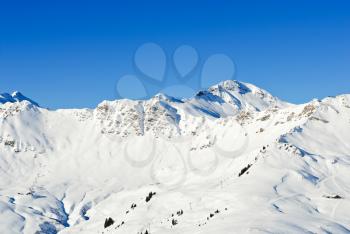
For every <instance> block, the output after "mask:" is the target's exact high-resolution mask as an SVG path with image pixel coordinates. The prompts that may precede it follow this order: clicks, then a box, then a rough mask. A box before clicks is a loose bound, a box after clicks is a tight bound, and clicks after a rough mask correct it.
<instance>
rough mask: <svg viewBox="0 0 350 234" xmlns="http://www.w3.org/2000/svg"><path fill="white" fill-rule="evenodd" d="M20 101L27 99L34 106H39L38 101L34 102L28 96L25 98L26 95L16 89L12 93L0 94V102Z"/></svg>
mask: <svg viewBox="0 0 350 234" xmlns="http://www.w3.org/2000/svg"><path fill="white" fill-rule="evenodd" d="M22 101H28V102H30V103H31V104H33V105H35V106H39V104H38V103H36V102H34V101H33V100H31V99H30V98H27V97H26V96H24V95H23V94H22V93H20V92H18V91H15V92H13V93H12V94H8V93H2V94H0V103H1V104H4V103H7V102H11V103H14V102H22Z"/></svg>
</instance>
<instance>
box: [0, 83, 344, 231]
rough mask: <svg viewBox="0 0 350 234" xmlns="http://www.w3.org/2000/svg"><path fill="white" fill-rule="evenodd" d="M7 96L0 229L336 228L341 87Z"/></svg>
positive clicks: (339, 224)
mask: <svg viewBox="0 0 350 234" xmlns="http://www.w3.org/2000/svg"><path fill="white" fill-rule="evenodd" d="M15 96H16V95H2V96H1V98H2V99H0V100H1V103H3V104H0V133H1V134H0V178H1V179H0V217H1V218H0V233H57V232H60V233H127V234H130V233H135V234H136V233H142V234H145V233H156V234H157V233H159V234H163V233H208V234H209V233H225V234H226V233H350V218H349V215H348V213H349V209H350V199H349V198H350V180H349V178H350V170H349V169H350V143H349V142H350V95H341V96H337V97H333V98H326V99H324V100H313V101H311V102H310V103H306V104H303V105H292V104H289V103H285V102H283V101H280V100H279V99H277V98H275V97H273V96H272V95H271V94H269V93H268V92H266V91H264V90H262V89H260V88H257V87H255V86H253V85H251V84H246V83H243V82H238V81H225V82H222V83H220V84H218V85H216V86H213V87H211V88H209V89H208V90H204V91H201V92H199V93H198V94H197V95H196V96H195V97H193V98H191V99H186V100H185V99H184V100H179V99H175V98H172V97H169V96H166V95H163V94H159V95H156V96H155V97H154V98H152V99H150V100H144V101H131V100H117V101H104V102H102V103H101V104H100V105H99V106H98V107H97V108H96V109H70V110H47V109H45V108H40V107H39V106H38V105H37V104H36V103H35V102H33V101H31V100H30V99H28V98H23V97H24V96H23V95H21V96H23V97H22V98H17V99H15V98H14V97H15ZM17 96H18V95H17ZM11 97H12V98H11ZM13 99H14V100H13ZM108 218H111V219H112V220H113V222H110V223H113V224H112V225H110V226H108V225H107V226H108V227H107V228H105V227H104V226H105V221H106V219H108ZM110 221H111V220H110Z"/></svg>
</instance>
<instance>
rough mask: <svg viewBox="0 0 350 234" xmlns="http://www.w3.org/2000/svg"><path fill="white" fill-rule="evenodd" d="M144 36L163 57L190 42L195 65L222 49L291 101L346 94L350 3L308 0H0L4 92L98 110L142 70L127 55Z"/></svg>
mask: <svg viewBox="0 0 350 234" xmlns="http://www.w3.org/2000/svg"><path fill="white" fill-rule="evenodd" d="M126 2H127V3H126ZM146 42H154V43H157V44H158V45H160V46H161V47H162V48H163V49H164V50H165V52H166V54H167V56H168V58H171V55H172V54H173V53H174V50H175V49H176V48H177V47H178V46H180V45H183V44H187V45H191V46H192V47H194V48H195V49H196V50H197V51H198V53H199V58H200V61H201V62H200V63H202V61H204V60H205V59H206V58H207V57H208V56H210V55H211V54H215V53H225V54H227V55H229V56H230V57H231V58H232V59H233V60H234V63H235V67H236V73H235V77H234V78H235V79H238V80H240V81H244V82H249V83H253V84H255V85H257V86H259V87H262V88H264V89H267V90H268V91H270V92H271V93H272V94H273V95H276V96H278V97H280V98H282V99H284V100H287V101H290V102H295V103H302V102H307V101H309V100H310V99H312V98H313V97H316V98H323V97H325V96H328V95H337V94H341V93H350V2H349V1H312V0H310V1H299V0H293V1H222V0H216V1H204V2H203V1H202V2H201V1H192V2H189V1H172V2H171V3H169V2H168V1H147V2H146V1H143V2H141V1H139V2H138V1H103V0H101V1H89V0H85V1H79V0H77V1H66V0H61V1H39V0H38V1H17V0H13V1H5V0H0V92H12V91H14V90H19V91H21V92H23V93H24V94H25V95H27V96H29V97H31V98H32V99H34V100H36V101H38V102H39V103H40V104H41V105H42V106H47V107H51V108H69V107H94V106H96V105H97V104H98V103H99V102H101V101H102V100H104V99H115V98H116V94H115V85H116V82H117V81H118V80H119V79H120V77H122V76H123V75H125V74H134V73H136V75H139V74H138V73H137V71H135V67H134V64H133V56H134V53H135V50H136V49H137V48H138V47H139V46H140V45H142V44H143V43H146ZM198 69H199V68H198ZM166 74H167V76H168V80H169V82H171V80H172V79H175V76H174V75H173V74H172V73H171V72H170V73H166ZM218 82H219V79H218ZM126 89H128V91H129V92H130V93H131V94H132V93H133V92H138V91H137V90H136V91H135V90H133V89H132V87H126Z"/></svg>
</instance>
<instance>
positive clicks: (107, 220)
mask: <svg viewBox="0 0 350 234" xmlns="http://www.w3.org/2000/svg"><path fill="white" fill-rule="evenodd" d="M113 224H114V220H113V219H112V218H107V219H106V220H105V224H104V228H108V227H109V226H112V225H113Z"/></svg>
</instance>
